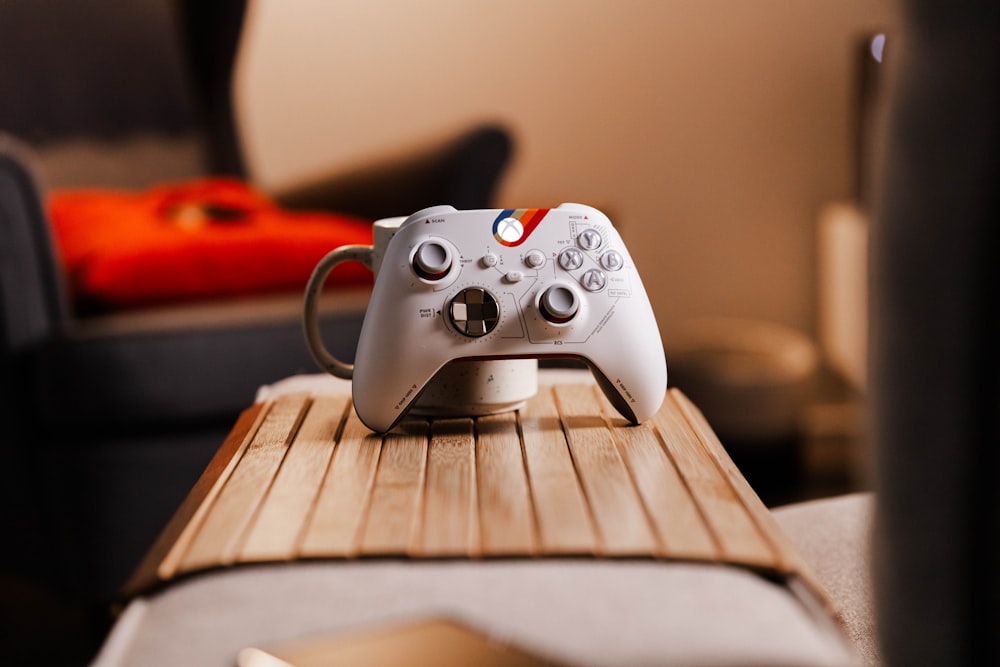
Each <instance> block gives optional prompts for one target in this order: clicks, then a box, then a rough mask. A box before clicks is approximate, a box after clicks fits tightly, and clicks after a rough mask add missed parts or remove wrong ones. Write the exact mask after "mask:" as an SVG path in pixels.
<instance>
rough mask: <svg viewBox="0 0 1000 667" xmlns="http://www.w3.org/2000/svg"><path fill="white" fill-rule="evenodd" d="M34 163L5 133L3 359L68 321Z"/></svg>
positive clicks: (0, 260)
mask: <svg viewBox="0 0 1000 667" xmlns="http://www.w3.org/2000/svg"><path fill="white" fill-rule="evenodd" d="M28 164H30V160H29V158H28V155H27V152H26V150H25V149H24V147H22V146H21V145H20V144H19V143H18V142H16V141H15V140H14V139H13V138H11V137H9V136H4V135H3V134H0V360H12V358H13V357H14V356H15V355H16V353H18V352H21V351H23V350H25V349H27V348H29V347H30V346H32V345H33V344H36V343H39V342H41V341H42V340H44V339H45V338H47V337H48V336H49V335H50V334H51V333H52V332H53V331H54V330H55V329H56V328H57V326H58V325H59V323H60V322H61V321H62V320H63V319H64V318H65V317H66V301H65V297H64V294H63V287H62V285H63V283H62V280H61V279H60V277H61V274H62V272H61V269H60V267H59V266H58V262H57V259H56V254H55V253H54V252H53V251H52V241H51V239H50V238H49V227H48V225H47V224H45V222H44V221H45V216H44V213H43V211H42V204H41V202H40V201H39V198H38V189H37V187H36V186H35V181H34V177H33V176H32V174H31V173H30V172H29V170H28V168H27V166H26V165H28ZM0 363H3V362H0ZM11 363H13V362H12V361H11ZM4 370H6V371H7V373H6V374H5V375H7V376H8V377H9V376H10V375H11V373H10V369H4Z"/></svg>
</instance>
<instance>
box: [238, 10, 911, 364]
mask: <svg viewBox="0 0 1000 667" xmlns="http://www.w3.org/2000/svg"><path fill="white" fill-rule="evenodd" d="M893 16H894V11H893V6H892V4H891V0H615V1H613V2H612V1H609V0H466V1H460V0H420V2H412V1H410V0H365V1H361V0H341V1H332V0H296V2H283V1H282V0H256V2H254V3H253V5H252V7H251V15H250V24H249V26H248V32H247V40H246V42H245V48H244V51H243V53H242V54H241V61H240V65H239V72H238V81H237V91H236V92H237V100H238V103H239V105H240V123H241V126H242V131H243V133H244V135H245V137H246V140H247V145H246V150H247V156H248V160H249V162H250V167H251V170H252V172H253V174H254V176H255V178H256V180H257V181H258V182H259V183H260V184H261V185H263V186H264V187H266V188H269V189H272V190H278V189H281V188H282V187H286V186H289V185H291V184H294V183H295V182H296V181H298V180H301V179H304V178H308V177H309V176H310V175H313V174H317V173H320V172H324V171H330V170H340V169H347V168H349V166H350V165H351V164H352V163H354V162H356V161H358V160H359V159H367V158H370V157H371V156H372V155H373V154H380V153H391V152H394V151H396V150H398V149H399V148H400V147H405V146H410V145H413V144H420V143H424V142H425V141H426V140H427V139H428V138H429V137H435V136H439V135H442V134H447V133H450V132H453V131H455V130H456V129H457V128H459V127H464V126H468V125H471V124H474V123H476V122H479V121H498V122H501V123H503V124H505V125H506V126H508V127H509V128H510V129H511V130H512V131H513V133H514V135H515V137H516V141H517V155H516V159H515V161H514V163H513V165H512V169H511V171H510V172H509V174H508V177H507V179H506V180H505V183H504V185H503V188H502V191H501V193H500V197H499V201H498V202H497V203H498V204H499V205H505V206H512V207H522V206H529V207H536V206H537V207H545V206H555V205H557V204H559V203H560V202H563V201H578V202H584V203H589V204H592V205H595V206H598V207H600V208H603V209H604V210H605V211H606V212H607V213H608V214H609V215H610V216H611V217H612V220H613V221H615V222H616V224H617V225H618V226H619V227H620V228H621V229H622V232H623V234H624V236H625V240H626V243H627V244H628V246H629V248H630V251H631V252H632V255H633V257H634V259H635V261H636V263H637V264H638V266H639V270H640V272H641V275H642V276H643V279H644V282H645V283H646V287H647V290H648V291H649V292H650V295H651V298H652V301H653V307H654V310H655V311H656V315H657V318H658V319H659V322H660V327H661V329H662V331H663V335H664V338H665V341H666V342H667V344H668V346H669V340H670V331H671V327H672V325H673V324H674V323H681V322H683V321H684V320H686V319H688V318H696V317H703V316H720V315H721V316H739V317H752V318H757V319H764V320H771V321H776V322H780V323H784V324H787V325H791V326H794V327H796V328H799V329H801V330H804V331H806V332H810V333H813V332H815V329H816V323H815V320H816V296H815V295H816V276H815V262H816V256H817V253H816V247H815V245H816V223H815V220H816V214H817V212H818V210H819V209H820V208H821V207H822V205H823V204H824V203H825V202H827V201H829V200H831V199H838V198H844V197H847V196H849V195H850V194H851V192H852V187H853V180H852V179H853V177H854V171H853V169H854V167H853V160H854V146H853V143H852V142H853V134H852V133H853V124H854V116H853V113H854V106H853V105H854V104H855V102H856V100H855V84H856V80H855V75H856V69H855V66H856V61H855V57H854V49H855V47H856V39H857V38H858V36H859V35H860V34H862V33H865V32H868V31H872V30H875V29H883V28H885V27H886V26H888V25H890V24H891V22H892V20H893ZM406 213H409V211H400V214H406Z"/></svg>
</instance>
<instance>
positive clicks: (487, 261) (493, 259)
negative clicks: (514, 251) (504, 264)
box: [479, 252, 500, 269]
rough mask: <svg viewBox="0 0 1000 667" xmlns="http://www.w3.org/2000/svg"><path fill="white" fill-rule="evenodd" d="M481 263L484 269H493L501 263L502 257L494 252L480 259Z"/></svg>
mask: <svg viewBox="0 0 1000 667" xmlns="http://www.w3.org/2000/svg"><path fill="white" fill-rule="evenodd" d="M479 263H480V264H482V265H483V268H486V269H491V268H493V267H494V266H496V265H497V264H499V263H500V257H498V256H497V255H496V254H494V253H492V252H488V253H486V254H485V255H483V256H482V257H480V258H479Z"/></svg>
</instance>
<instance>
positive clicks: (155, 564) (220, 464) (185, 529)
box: [122, 403, 267, 597]
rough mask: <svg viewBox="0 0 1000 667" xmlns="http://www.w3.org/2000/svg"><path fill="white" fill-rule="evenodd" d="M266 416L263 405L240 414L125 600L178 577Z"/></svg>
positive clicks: (130, 584)
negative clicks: (207, 516) (182, 561)
mask: <svg viewBox="0 0 1000 667" xmlns="http://www.w3.org/2000/svg"><path fill="white" fill-rule="evenodd" d="M266 413H267V406H266V405H265V404H263V403H258V404H256V405H253V406H251V407H249V408H247V409H246V410H244V411H243V412H242V413H240V416H239V418H238V419H237V420H236V424H234V425H233V428H232V430H231V431H230V432H229V435H228V436H227V437H226V439H225V440H224V441H223V443H222V446H221V447H220V448H219V451H217V452H216V453H215V456H213V457H212V460H211V461H210V462H209V464H208V467H206V468H205V472H203V473H202V475H201V477H199V478H198V481H197V482H196V483H195V485H194V487H193V488H192V489H191V491H190V493H188V495H187V497H186V498H185V499H184V502H183V503H181V506H180V507H179V508H178V509H177V512H176V513H174V516H173V517H172V518H171V519H170V522H169V523H168V524H167V526H166V527H165V528H164V529H163V532H162V533H160V536H159V537H158V538H157V540H156V542H155V543H154V544H153V546H152V547H151V548H150V550H149V552H148V553H147V554H146V556H145V558H144V559H143V560H142V562H141V563H140V564H139V567H138V568H136V571H135V573H134V574H133V575H132V577H131V578H130V580H129V582H128V583H127V584H126V585H125V587H124V588H123V590H122V595H123V596H125V597H131V596H133V595H136V594H138V593H139V592H140V591H142V590H143V589H146V588H148V587H151V586H153V585H155V584H157V583H159V582H160V581H166V580H168V579H170V578H171V577H173V576H174V574H176V571H177V565H178V563H179V562H180V558H181V556H182V555H183V553H184V552H185V550H186V549H187V546H188V545H189V544H190V543H191V539H192V538H193V537H194V535H195V532H196V531H197V529H198V527H199V526H200V525H201V522H202V521H203V520H204V517H205V514H206V513H207V512H208V509H209V507H210V506H211V504H212V501H213V500H214V499H215V497H216V495H218V493H219V491H220V490H221V489H222V486H223V484H225V481H226V480H227V479H228V478H229V475H230V474H231V473H232V471H233V469H234V468H235V467H236V462H237V461H239V459H240V456H242V453H243V451H244V450H245V449H246V448H247V446H248V445H249V444H250V441H251V440H252V439H253V436H254V434H256V432H257V428H258V427H259V426H260V423H261V421H263V418H264V415H265V414H266Z"/></svg>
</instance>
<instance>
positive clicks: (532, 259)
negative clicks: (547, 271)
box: [524, 250, 545, 269]
mask: <svg viewBox="0 0 1000 667" xmlns="http://www.w3.org/2000/svg"><path fill="white" fill-rule="evenodd" d="M524 263H525V264H527V266H528V268H530V269H537V268H539V267H541V266H544V265H545V253H543V252H542V251H541V250H529V251H528V252H527V254H526V255H525V256H524Z"/></svg>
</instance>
